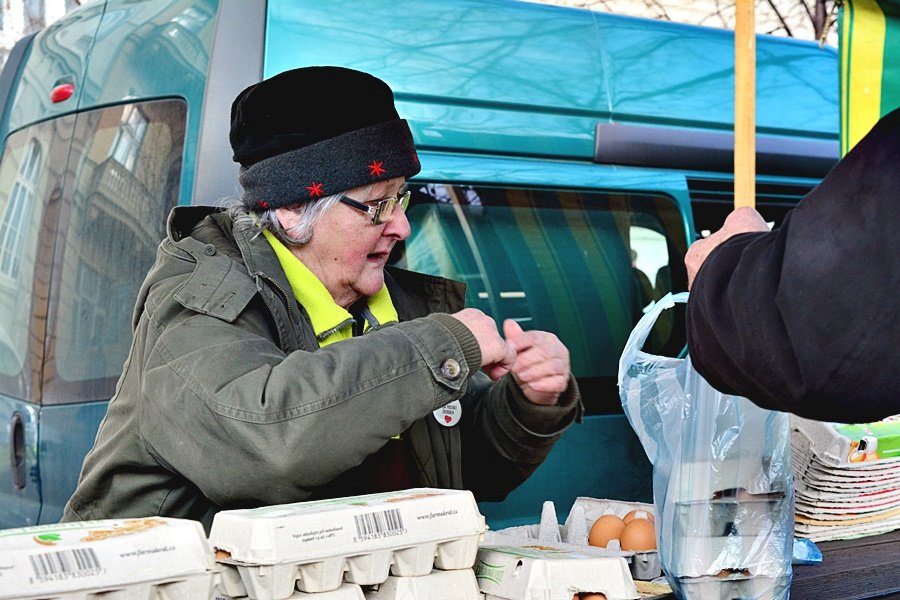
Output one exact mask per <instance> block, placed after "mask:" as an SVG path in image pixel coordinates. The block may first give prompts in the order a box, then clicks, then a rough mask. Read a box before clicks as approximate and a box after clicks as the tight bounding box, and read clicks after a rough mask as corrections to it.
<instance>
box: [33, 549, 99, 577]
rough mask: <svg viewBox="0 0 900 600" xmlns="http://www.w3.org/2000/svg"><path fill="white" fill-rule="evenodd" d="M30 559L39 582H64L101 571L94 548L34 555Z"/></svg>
mask: <svg viewBox="0 0 900 600" xmlns="http://www.w3.org/2000/svg"><path fill="white" fill-rule="evenodd" d="M28 559H29V560H30V561H31V568H32V569H33V570H34V576H35V579H36V580H37V581H62V580H65V579H70V578H75V577H85V576H89V575H96V574H97V573H99V572H100V571H101V567H100V560H99V559H98V558H97V553H96V552H94V549H93V548H73V549H71V550H58V551H56V552H44V553H42V554H33V555H31V556H29V557H28Z"/></svg>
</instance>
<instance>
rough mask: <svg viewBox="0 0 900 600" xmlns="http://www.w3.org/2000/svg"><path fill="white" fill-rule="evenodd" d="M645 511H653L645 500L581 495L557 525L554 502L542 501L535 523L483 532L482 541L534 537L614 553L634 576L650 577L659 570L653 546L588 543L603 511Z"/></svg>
mask: <svg viewBox="0 0 900 600" xmlns="http://www.w3.org/2000/svg"><path fill="white" fill-rule="evenodd" d="M633 510H636V511H645V512H646V513H647V514H649V515H653V514H654V512H653V505H652V504H647V503H644V502H623V501H618V500H601V499H596V498H587V497H584V496H581V497H578V498H576V499H575V503H574V504H573V505H572V509H571V510H570V511H569V515H568V516H567V517H566V521H565V524H563V525H560V524H559V521H558V519H557V516H556V507H555V505H554V503H553V502H550V501H547V502H544V505H543V508H542V510H541V521H540V523H538V524H535V525H521V526H518V527H508V528H506V529H500V530H498V531H495V532H492V531H488V532H487V533H486V534H485V538H484V543H485V544H496V543H504V544H509V543H511V542H513V541H516V542H520V543H521V542H522V541H523V540H525V541H533V542H540V543H542V544H551V545H553V546H554V547H557V548H560V549H563V550H567V551H572V552H581V553H586V554H589V555H592V556H613V557H622V558H624V559H625V560H626V561H627V563H628V565H629V568H630V569H631V573H632V575H633V576H634V578H635V579H641V580H651V579H655V578H656V577H659V576H660V575H661V574H662V566H661V565H660V560H659V552H657V551H656V550H651V551H646V552H635V551H631V550H622V549H621V547H620V546H619V542H618V540H613V541H611V542H610V543H609V544H608V545H607V547H606V548H598V547H595V546H591V545H589V544H588V534H589V532H590V530H591V525H593V523H594V521H596V520H597V519H599V518H600V517H601V516H603V515H606V514H614V515H616V516H617V517H620V518H621V517H624V516H625V515H626V514H628V513H629V512H631V511H633Z"/></svg>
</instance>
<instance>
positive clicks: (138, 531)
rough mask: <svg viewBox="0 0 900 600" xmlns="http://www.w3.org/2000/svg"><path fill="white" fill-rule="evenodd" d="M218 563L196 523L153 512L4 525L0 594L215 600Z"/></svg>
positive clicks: (9, 599)
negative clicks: (128, 516)
mask: <svg viewBox="0 0 900 600" xmlns="http://www.w3.org/2000/svg"><path fill="white" fill-rule="evenodd" d="M215 574H216V573H215V562H214V560H213V555H212V552H211V551H210V548H209V546H208V545H207V541H206V535H205V532H204V531H203V527H202V525H201V524H200V523H198V522H196V521H187V520H183V519H171V518H164V517H151V518H145V519H110V520H102V521H84V522H80V523H62V524H58V525H40V526H37V527H23V528H19V529H7V530H4V531H0V599H2V600H13V599H15V600H27V599H30V598H41V599H44V598H53V599H60V600H62V599H70V598H71V599H76V598H84V597H85V594H86V593H93V594H99V593H103V594H104V596H103V597H104V598H111V599H112V598H122V599H123V600H124V599H126V598H154V597H157V596H156V594H157V592H158V591H159V590H165V594H166V596H165V597H166V598H172V599H183V600H195V599H197V598H203V599H205V598H210V597H211V594H212V591H213V585H214V577H215Z"/></svg>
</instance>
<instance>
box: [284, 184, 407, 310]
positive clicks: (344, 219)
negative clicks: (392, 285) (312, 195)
mask: <svg viewBox="0 0 900 600" xmlns="http://www.w3.org/2000/svg"><path fill="white" fill-rule="evenodd" d="M403 182H404V179H403V178H402V177H397V178H395V179H388V180H385V181H379V182H378V183H376V184H374V185H373V186H372V190H371V192H370V194H369V197H368V198H364V197H363V189H364V188H355V189H352V190H348V191H347V192H345V195H346V196H349V197H350V198H352V199H354V200H357V201H359V202H364V203H366V204H369V205H373V206H374V205H375V204H377V201H378V200H381V199H383V198H388V197H390V196H397V195H398V194H399V191H400V188H401V186H402V185H403ZM409 232H410V230H409V221H408V220H407V218H406V214H405V213H404V212H403V211H402V210H399V207H398V208H397V210H395V211H394V215H393V218H392V219H391V220H390V221H389V222H388V223H382V224H381V225H373V224H372V217H371V215H369V214H367V213H365V212H363V211H361V210H358V209H356V208H353V207H352V206H348V205H347V204H344V203H343V202H338V203H337V204H335V205H334V206H332V207H331V208H329V209H328V210H326V211H325V212H324V213H323V214H322V215H320V217H319V220H318V221H317V222H316V224H315V225H314V227H313V234H312V238H310V240H309V242H307V243H306V244H304V245H303V246H300V247H299V248H296V249H295V253H296V254H297V257H298V258H299V259H300V260H301V261H303V264H304V265H306V267H307V268H308V269H309V270H310V271H312V272H313V273H314V274H315V275H316V277H318V278H319V280H320V281H321V282H322V283H323V284H324V285H325V287H326V289H328V291H329V292H330V293H331V296H332V298H334V301H335V303H336V304H337V305H338V306H342V307H344V308H347V307H349V306H350V305H351V304H353V303H354V302H355V301H356V300H358V299H359V298H360V297H362V296H367V297H368V296H371V295H372V294H374V293H375V292H377V291H378V290H380V289H381V286H382V285H384V265H385V263H387V260H388V256H389V255H390V253H391V250H392V249H393V247H394V244H396V243H397V242H399V241H401V240H405V239H406V238H408V237H409Z"/></svg>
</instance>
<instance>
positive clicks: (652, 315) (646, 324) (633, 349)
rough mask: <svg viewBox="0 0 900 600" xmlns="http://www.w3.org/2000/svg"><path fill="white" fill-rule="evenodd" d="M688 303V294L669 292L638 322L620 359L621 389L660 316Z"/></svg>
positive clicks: (619, 380)
mask: <svg viewBox="0 0 900 600" xmlns="http://www.w3.org/2000/svg"><path fill="white" fill-rule="evenodd" d="M687 301H688V292H678V293H677V294H673V293H671V292H669V293H668V294H666V295H665V296H663V297H662V298H660V299H659V300H657V301H656V304H654V305H653V307H652V308H650V310H648V311H647V312H646V313H645V314H644V316H643V317H641V320H640V321H638V322H637V325H635V326H634V329H632V330H631V335H630V336H628V341H627V342H625V348H624V349H623V350H622V356H621V357H619V377H618V385H619V387H622V380H623V378H624V377H625V373H627V372H628V367H629V366H630V365H631V364H632V363H633V362H634V359H635V357H637V356H638V354H640V353H641V348H643V347H644V342H646V341H647V338H648V337H650V332H651V331H653V326H654V325H656V320H657V319H658V318H659V315H661V314H662V312H663V311H664V310H668V309H670V308H672V307H674V306H675V305H676V304H687Z"/></svg>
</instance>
